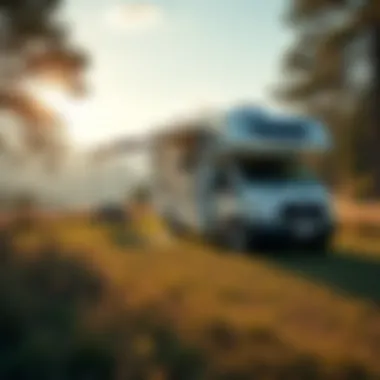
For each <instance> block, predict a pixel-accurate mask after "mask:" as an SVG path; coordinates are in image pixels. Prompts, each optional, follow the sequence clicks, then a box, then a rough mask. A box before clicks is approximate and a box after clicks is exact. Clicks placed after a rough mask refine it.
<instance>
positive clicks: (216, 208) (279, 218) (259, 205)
mask: <svg viewBox="0 0 380 380" xmlns="http://www.w3.org/2000/svg"><path fill="white" fill-rule="evenodd" d="M154 146H155V150H154V153H155V154H154V156H153V160H152V166H153V174H154V175H155V177H154V192H153V194H154V197H155V199H154V201H155V204H156V206H157V208H158V210H159V212H160V213H161V214H162V215H163V217H164V218H165V220H166V221H167V222H168V224H169V225H170V226H171V227H172V229H173V230H175V231H177V232H179V231H184V230H192V231H195V232H197V233H200V234H202V235H204V236H206V237H207V238H210V239H213V240H214V241H217V242H219V243H224V244H226V245H228V246H229V247H231V248H233V249H237V250H244V249H246V248H247V247H248V246H249V245H251V244H252V243H253V244H254V243H256V242H259V241H261V240H264V239H265V238H269V240H271V241H273V240H277V241H278V242H284V243H285V242H289V243H294V244H302V245H304V246H307V247H309V248H313V249H316V250H323V249H325V248H326V247H327V245H328V243H329V241H330V238H331V236H332V233H333V229H334V228H333V227H334V215H333V212H332V207H331V202H330V194H329V192H328V190H327V188H326V187H325V186H324V185H323V184H322V183H321V181H320V180H319V179H318V178H317V176H316V174H315V173H314V172H313V170H312V169H311V166H310V165H308V164H307V160H305V155H306V156H308V155H311V154H313V155H320V154H323V153H324V152H325V151H326V150H328V149H330V147H331V140H330V136H329V134H328V133H327V130H326V129H325V128H324V126H323V125H321V124H320V123H318V122H316V121H313V120H307V119H302V118H295V117H287V116H277V115H272V114H270V113H267V112H265V111H263V110H261V109H257V108H255V107H240V108H234V109H231V110H229V111H227V112H225V113H223V114H219V115H216V116H212V117H208V118H205V119H203V120H196V121H192V122H188V123H185V124H181V125H180V124H177V125H173V127H172V128H171V129H166V130H165V132H163V133H161V134H159V135H157V136H156V138H155V144H154Z"/></svg>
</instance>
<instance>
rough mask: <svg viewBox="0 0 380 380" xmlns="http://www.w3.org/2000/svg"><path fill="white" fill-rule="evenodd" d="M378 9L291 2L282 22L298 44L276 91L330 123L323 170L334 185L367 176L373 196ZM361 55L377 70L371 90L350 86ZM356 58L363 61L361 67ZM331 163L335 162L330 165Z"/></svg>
mask: <svg viewBox="0 0 380 380" xmlns="http://www.w3.org/2000/svg"><path fill="white" fill-rule="evenodd" d="M379 8H380V6H379V2H377V1H375V0H367V1H364V2H362V4H359V2H357V5H355V4H354V3H353V2H349V1H346V0H298V1H297V0H293V1H292V2H291V4H290V11H289V13H288V15H287V21H288V22H289V23H290V24H291V25H292V27H293V28H294V29H295V30H296V32H297V35H298V41H296V42H295V44H294V46H293V47H292V48H291V49H289V51H288V52H287V53H286V54H285V56H284V60H283V67H284V70H285V71H286V72H287V74H288V76H290V80H289V81H288V83H285V84H284V85H283V86H282V88H280V89H279V91H278V92H277V96H278V97H279V98H280V99H282V100H284V101H286V102H288V103H290V104H292V105H295V106H296V107H298V108H300V109H302V110H303V111H304V112H306V113H308V114H311V115H312V116H316V117H318V118H321V119H323V120H324V121H326V122H327V124H328V125H330V127H331V129H332V132H333V134H334V137H335V140H336V143H337V149H336V154H334V155H333V160H332V161H331V160H330V161H329V165H328V166H329V170H330V172H331V173H330V174H332V175H333V176H334V177H335V178H338V179H339V181H338V182H339V183H338V184H340V185H344V184H346V183H347V182H348V181H349V180H350V179H352V178H354V179H357V178H358V176H360V175H362V174H368V173H370V174H371V175H373V178H374V189H373V190H374V192H375V193H376V194H377V196H380V165H378V163H380V156H379V153H377V152H378V151H379V150H378V146H379V145H380V129H379V128H380V125H379V123H380V112H378V111H379V109H378V107H377V106H375V105H378V104H379V101H378V100H377V99H378V97H379V96H380V61H379V59H380V58H377V57H380V54H377V53H376V52H380V48H379V47H377V44H379V45H380V42H379V41H380V39H379V38H377V37H376V33H377V31H376V28H375V27H374V25H376V23H377V21H376V20H377V18H378V17H379ZM379 31H380V28H379ZM370 36H371V37H372V38H369V37H370ZM373 37H375V38H373ZM379 37H380V32H379ZM368 41H370V42H371V44H372V46H370V45H369V44H368ZM355 44H356V45H360V46H361V47H362V48H361V51H360V52H355V51H353V49H352V47H353V46H354V45H355ZM370 49H372V52H373V54H372V56H370V55H369V53H370ZM350 51H351V53H350ZM366 54H368V57H367V60H368V61H369V62H370V64H371V65H370V66H372V67H373V68H377V71H378V75H376V77H378V78H379V79H378V80H374V81H373V83H374V85H373V86H371V85H370V81H367V82H366V83H364V84H363V83H362V84H361V86H360V87H358V86H357V85H353V73H352V70H353V69H354V68H355V67H356V66H360V65H362V64H363V62H364V61H365V59H366V57H365V55H366ZM358 58H362V62H361V63H360V64H359V63H358V61H357V59H358ZM367 71H369V69H368V68H367ZM375 73H376V70H375ZM379 100H380V99H379ZM370 104H372V106H371V107H369V105H370ZM371 109H372V110H371ZM374 110H377V111H374ZM376 112H378V113H376ZM376 131H379V132H378V133H377V132H376ZM368 153H370V154H368ZM331 162H335V163H336V165H335V167H334V166H331Z"/></svg>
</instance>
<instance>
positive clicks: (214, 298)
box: [0, 213, 380, 380]
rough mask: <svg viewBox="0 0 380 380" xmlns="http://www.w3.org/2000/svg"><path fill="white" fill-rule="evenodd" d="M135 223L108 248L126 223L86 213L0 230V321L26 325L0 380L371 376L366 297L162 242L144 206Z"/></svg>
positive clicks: (373, 328) (375, 351)
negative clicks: (2, 252) (0, 238)
mask: <svg viewBox="0 0 380 380" xmlns="http://www.w3.org/2000/svg"><path fill="white" fill-rule="evenodd" d="M136 230H137V231H135V232H138V233H139V234H140V237H141V238H142V243H143V244H133V242H131V241H128V240H125V241H122V242H121V244H120V240H117V242H118V243H119V244H115V242H112V239H111V238H112V237H115V236H118V238H120V237H122V236H123V231H125V234H126V231H127V228H126V227H124V226H117V227H111V226H104V225H103V226H102V225H99V224H92V223H90V222H89V220H88V219H87V218H86V217H82V218H76V219H73V218H67V219H64V218H62V219H60V218H58V219H56V220H54V221H52V220H38V221H34V225H33V228H29V229H25V230H23V231H19V232H17V233H15V232H13V233H12V234H10V233H9V232H8V235H12V236H11V238H12V239H11V244H10V248H9V249H8V253H10V254H11V256H10V257H8V258H7V260H8V261H6V259H5V258H4V262H7V264H6V265H5V264H4V265H3V272H2V276H1V277H2V285H1V292H2V294H4V297H3V298H2V297H0V302H1V303H2V304H1V305H0V307H1V308H0V310H2V312H0V316H1V318H3V321H8V322H3V323H2V325H3V327H4V326H7V328H5V327H4V331H12V329H13V330H16V331H18V330H20V329H21V330H22V331H24V330H25V331H26V332H25V334H24V333H22V334H21V337H19V338H17V339H18V340H17V339H16V343H17V344H16V346H15V347H16V348H15V349H14V350H10V351H9V352H10V355H13V356H12V357H13V359H12V360H10V361H9V360H8V359H9V358H8V356H7V355H8V354H4V355H5V356H2V359H3V362H4V363H13V364H12V365H11V369H9V368H8V367H9V364H4V363H3V364H2V363H0V377H1V378H4V376H1V375H3V374H4V373H5V374H8V373H13V372H5V371H10V370H12V371H15V370H16V369H17V368H20V366H21V367H23V368H25V371H26V370H27V369H28V370H29V372H28V373H35V376H36V377H35V378H39V379H43V378H46V379H53V378H54V377H53V374H55V373H57V372H60V373H61V378H70V379H71V378H84V377H83V376H88V377H91V376H92V377H91V378H95V379H97V378H99V379H108V378H109V379H114V378H115V379H119V378H120V379H136V380H137V379H148V380H150V379H151V380H154V379H163V380H164V379H181V380H186V379H189V380H190V379H194V380H195V379H215V380H216V379H234V380H239V379H254V378H258V379H280V378H281V379H329V378H330V379H351V378H352V379H354V378H355V379H360V378H362V379H370V378H373V379H374V378H375V375H374V373H376V372H377V373H378V372H379V371H380V367H379V364H378V358H379V356H380V312H379V310H378V308H377V307H376V306H375V305H371V304H367V303H365V302H361V301H358V300H352V299H347V298H344V297H341V296H338V295H336V294H332V293H331V291H330V290H329V289H325V288H323V287H321V286H317V285H313V284H311V283H309V282H308V281H306V280H304V279H302V278H297V277H295V276H290V275H286V274H284V273H283V272H281V271H280V270H277V269H274V268H273V267H270V266H269V265H268V264H267V263H266V262H265V261H263V260H260V259H259V258H256V259H252V258H246V257H242V256H232V255H226V254H221V253H220V252H214V251H213V250H212V249H211V248H208V247H205V246H203V245H202V244H199V243H197V242H180V241H175V240H170V238H169V237H168V236H166V235H165V231H164V229H163V228H162V227H161V226H160V224H159V223H158V221H156V220H154V217H153V216H152V215H149V214H148V213H145V214H144V213H141V217H140V220H139V221H138V223H136ZM143 232H144V233H143ZM8 240H9V239H8ZM32 285H33V286H32ZM9 299H15V300H18V301H17V303H16V306H14V305H13V304H9V303H7V302H8V301H7V300H9ZM31 300H32V301H31ZM8 311H12V313H13V314H11V315H7V313H8ZM45 313H47V317H43V316H44V315H45ZM20 316H21V317H20ZM16 317H17V318H16ZM32 317H33V318H32ZM4 318H5V319H4ZM19 318H21V320H19ZM44 318H46V319H44ZM62 319H63V322H62ZM31 320H33V321H34V320H35V324H30V323H29V321H31ZM46 320H47V321H48V322H49V323H50V322H51V324H52V327H51V330H48V331H47V332H46V331H45V330H46V328H47V327H46V326H49V323H47V322H45V321H46ZM61 323H62V324H61ZM12 326H13V327H12ZM15 326H16V327H15ZM25 326H26V327H25ZM41 329H42V330H41ZM49 331H50V333H49ZM51 331H52V332H51ZM17 333H18V332H17ZM0 334H1V332H0ZM4 334H5V332H4ZM49 334H52V335H49ZM54 334H58V335H54ZM59 334H61V335H59ZM94 342H95V343H96V344H94ZM52 348H54V349H52ZM51 355H53V357H51ZM44 360H49V363H55V364H54V365H53V364H51V365H50V364H49V365H48V366H47V367H48V368H47V367H46V366H44V365H43V364H42V362H43V361H44ZM2 365H3V366H4V367H2ZM7 366H8V367H7ZM2 368H5V369H2ZM2 370H3V371H4V372H1V371H2ZM33 371H34V372H33ZM44 371H45V372H44ZM371 374H372V375H371ZM64 376H66V377H64ZM81 376H82V377H81ZM6 378H10V377H6ZM18 378H28V379H29V378H31V377H25V376H24V377H23V376H21V377H18Z"/></svg>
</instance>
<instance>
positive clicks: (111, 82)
mask: <svg viewBox="0 0 380 380" xmlns="http://www.w3.org/2000/svg"><path fill="white" fill-rule="evenodd" d="M131 3H132V2H131V1H126V0H124V1H122V0H121V1H120V0H119V1H117V0H68V1H67V5H66V9H65V15H66V16H65V17H67V18H68V20H70V24H71V26H72V28H73V38H74V39H75V41H76V42H77V43H78V44H80V45H81V46H83V47H85V48H86V49H87V50H88V52H89V54H90V55H91V58H92V60H93V62H92V65H91V68H90V70H89V73H88V80H89V83H90V86H91V88H92V93H91V95H90V97H89V98H88V99H87V100H86V101H85V102H84V103H83V104H81V105H80V107H77V108H76V111H75V112H72V117H70V124H71V125H70V132H71V134H72V137H73V138H74V139H75V140H76V141H77V142H78V143H80V144H82V145H83V144H84V145H87V144H91V143H93V142H96V141H100V140H102V139H109V138H112V137H113V136H117V135H122V134H135V133H140V132H145V131H146V130H148V129H150V128H152V127H154V126H155V124H159V123H160V122H161V121H162V120H164V119H166V118H168V117H170V116H171V115H176V114H181V112H185V111H189V110H192V109H197V108H198V107H201V106H204V105H218V104H229V103H233V102H238V101H240V100H242V101H246V100H252V101H257V102H260V103H266V104H270V98H269V94H268V86H273V85H274V84H275V83H276V82H277V80H278V78H279V58H280V57H281V54H282V53H283V51H284V50H285V48H286V46H287V45H288V44H289V41H290V33H289V31H288V30H287V29H286V28H285V26H284V23H283V22H282V20H281V16H282V14H283V11H284V8H283V7H284V5H285V4H284V3H286V2H284V1H283V0H187V1H186V0H150V1H149V3H148V2H144V4H145V5H144V6H145V8H143V9H144V10H145V11H146V12H145V13H144V12H142V13H140V14H139V16H138V17H139V20H138V21H139V24H138V26H139V27H136V25H134V24H133V20H134V17H135V18H136V17H137V16H136V15H133V14H130V8H129V7H128V5H130V4H131ZM133 3H136V1H133ZM128 12H129V13H128ZM119 13H120V14H122V17H119V19H118V22H117V21H115V20H116V19H115V17H117V15H118V14H119ZM111 14H112V15H113V16H114V17H113V18H112V17H111V16H110V15H111ZM153 16H154V17H153ZM144 17H145V24H144ZM128 24H131V25H128ZM133 25H134V26H135V27H133ZM78 110H79V111H78Z"/></svg>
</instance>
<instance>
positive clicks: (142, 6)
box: [106, 3, 163, 31]
mask: <svg viewBox="0 0 380 380" xmlns="http://www.w3.org/2000/svg"><path fill="white" fill-rule="evenodd" d="M162 18H163V12H162V9H161V8H160V7H158V6H156V5H154V4H151V3H130V4H119V5H117V6H114V7H113V8H112V9H110V11H109V12H108V14H107V16H106V21H107V23H108V25H110V26H111V27H112V28H115V29H118V30H126V31H141V30H146V29H150V28H153V27H155V26H157V25H158V24H159V23H160V22H161V21H162Z"/></svg>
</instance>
